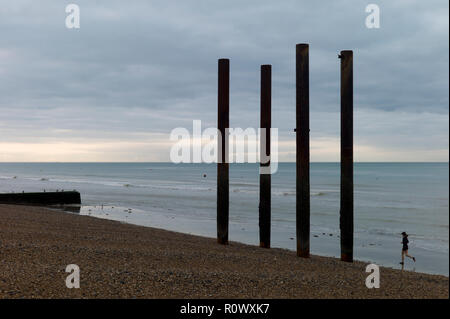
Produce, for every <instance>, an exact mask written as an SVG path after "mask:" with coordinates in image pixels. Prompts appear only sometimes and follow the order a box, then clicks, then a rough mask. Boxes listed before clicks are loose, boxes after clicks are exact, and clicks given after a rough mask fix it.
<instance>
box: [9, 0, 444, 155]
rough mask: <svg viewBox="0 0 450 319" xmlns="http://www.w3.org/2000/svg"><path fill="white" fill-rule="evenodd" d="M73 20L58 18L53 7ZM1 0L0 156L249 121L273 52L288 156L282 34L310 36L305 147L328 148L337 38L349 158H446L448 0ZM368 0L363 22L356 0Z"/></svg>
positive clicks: (286, 49)
mask: <svg viewBox="0 0 450 319" xmlns="http://www.w3.org/2000/svg"><path fill="white" fill-rule="evenodd" d="M71 2H72V3H76V4H78V5H79V6H80V9H81V28H80V29H67V28H66V27H65V18H66V15H67V14H66V13H65V7H66V5H67V4H69V3H71ZM71 2H69V1H60V0H40V1H31V0H30V1H24V0H14V1H5V0H2V2H1V5H0V161H167V160H168V159H169V149H170V145H171V144H170V143H171V142H170V141H169V134H170V131H171V130H172V129H173V128H176V127H187V128H189V129H190V130H191V129H192V120H195V119H199V120H202V123H203V127H204V128H206V127H211V126H216V120H217V59H218V58H221V57H226V58H229V59H230V60H231V62H230V63H231V88H230V93H231V100H230V112H231V113H230V125H231V126H232V127H242V128H246V127H258V121H259V67H260V65H261V64H272V65H273V71H272V72H273V102H272V114H273V115H272V118H273V123H272V124H273V126H274V127H277V128H278V129H279V131H280V140H281V146H280V152H281V153H280V160H282V161H292V160H294V159H295V156H294V152H295V136H294V133H293V128H294V126H295V44H296V43H309V44H310V90H311V91H310V107H311V147H312V153H311V159H312V160H313V161H337V160H338V159H339V108H340V105H339V59H338V58H337V55H338V53H339V51H340V50H344V49H351V50H354V79H355V97H354V106H355V143H356V150H355V158H356V160H359V161H448V157H449V156H448V154H449V151H448V145H449V139H448V132H449V120H448V113H449V91H448V86H449V83H448V81H449V80H448V78H449V42H448V36H449V34H448V28H449V19H448V1H447V0H435V1H412V0H408V1H401V0H396V1H371V2H366V1H346V0H341V1H299V0H296V1H291V0H282V1H274V0H271V1H266V0H257V1H256V0H255V1H253V0H228V1H214V0H195V1H194V0H184V1H180V0H178V1H171V0H157V1H156V0H155V1H139V0H133V1H112V0H108V1H106V0H104V1H92V0H89V1H88V0H72V1H71ZM369 3H375V4H378V5H379V6H380V10H381V28H380V29H367V28H366V27H365V19H366V16H367V13H366V12H365V7H366V5H367V4H369Z"/></svg>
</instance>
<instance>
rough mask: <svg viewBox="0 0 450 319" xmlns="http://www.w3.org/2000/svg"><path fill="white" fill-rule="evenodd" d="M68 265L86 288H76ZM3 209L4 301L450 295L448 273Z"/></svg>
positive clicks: (0, 259)
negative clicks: (371, 277)
mask: <svg viewBox="0 0 450 319" xmlns="http://www.w3.org/2000/svg"><path fill="white" fill-rule="evenodd" d="M68 264H77V265H78V266H79V267H80V269H81V284H80V285H81V288H80V289H68V288H67V287H66V285H65V280H66V277H67V276H68V275H69V274H68V273H66V272H65V269H66V266H67V265H68ZM366 265H367V264H366V263H362V262H354V263H351V264H350V263H344V262H341V261H339V260H338V259H335V258H329V257H319V256H312V257H311V258H309V259H303V258H298V257H296V255H295V252H292V251H288V250H284V249H263V248H259V247H255V246H249V245H244V244H239V243H234V242H231V243H230V245H228V246H222V245H218V244H217V243H216V240H215V239H210V238H204V237H199V236H192V235H187V234H181V233H175V232H171V231H166V230H161V229H155V228H149V227H142V226H135V225H130V224H124V223H120V222H116V221H109V220H105V219H98V218H93V217H89V216H79V215H76V214H70V213H63V212H59V211H53V210H49V209H45V208H42V207H28V206H13V205H0V298H448V297H449V295H448V285H449V280H448V277H445V276H439V275H429V274H421V273H414V272H410V271H400V270H394V269H390V268H383V267H380V273H381V282H380V285H381V287H380V288H379V289H368V288H367V287H366V285H365V279H366V277H367V276H368V273H366V272H365V268H366Z"/></svg>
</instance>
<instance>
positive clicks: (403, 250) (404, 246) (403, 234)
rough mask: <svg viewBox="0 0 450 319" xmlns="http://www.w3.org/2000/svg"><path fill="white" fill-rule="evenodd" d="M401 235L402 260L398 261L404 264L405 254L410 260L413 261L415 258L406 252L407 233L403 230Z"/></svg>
mask: <svg viewBox="0 0 450 319" xmlns="http://www.w3.org/2000/svg"><path fill="white" fill-rule="evenodd" d="M402 236H403V239H402V244H403V248H402V262H401V263H400V265H404V264H405V255H406V257H409V258H411V259H412V260H414V262H416V258H415V257H413V256H410V255H409V254H408V243H409V240H408V234H407V233H405V232H403V233H402Z"/></svg>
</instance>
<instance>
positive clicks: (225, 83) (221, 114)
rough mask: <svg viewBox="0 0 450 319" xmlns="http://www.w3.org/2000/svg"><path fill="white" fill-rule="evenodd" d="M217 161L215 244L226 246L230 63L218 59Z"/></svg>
mask: <svg viewBox="0 0 450 319" xmlns="http://www.w3.org/2000/svg"><path fill="white" fill-rule="evenodd" d="M217 104H218V130H219V132H220V136H219V138H218V139H217V141H218V148H217V149H218V161H217V242H218V243H219V244H223V245H226V244H228V209H229V182H228V136H227V135H226V134H227V133H228V131H227V129H228V128H229V127H230V114H229V113H230V61H229V60H228V59H219V80H218V103H217Z"/></svg>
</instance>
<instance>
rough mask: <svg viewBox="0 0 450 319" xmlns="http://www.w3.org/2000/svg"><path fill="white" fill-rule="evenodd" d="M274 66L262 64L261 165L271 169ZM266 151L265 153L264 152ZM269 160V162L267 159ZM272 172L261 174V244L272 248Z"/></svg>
mask: <svg viewBox="0 0 450 319" xmlns="http://www.w3.org/2000/svg"><path fill="white" fill-rule="evenodd" d="M271 107H272V66H271V65H261V124H260V125H261V129H265V131H264V130H261V132H262V133H261V147H260V150H261V152H260V167H261V168H263V167H264V168H266V169H270V128H271V125H272V120H271V118H272V113H271ZM264 153H265V154H264ZM268 159H269V161H268V162H267V160H268ZM270 219H271V174H261V172H260V174H259V246H260V247H263V248H270V225H271V222H270Z"/></svg>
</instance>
